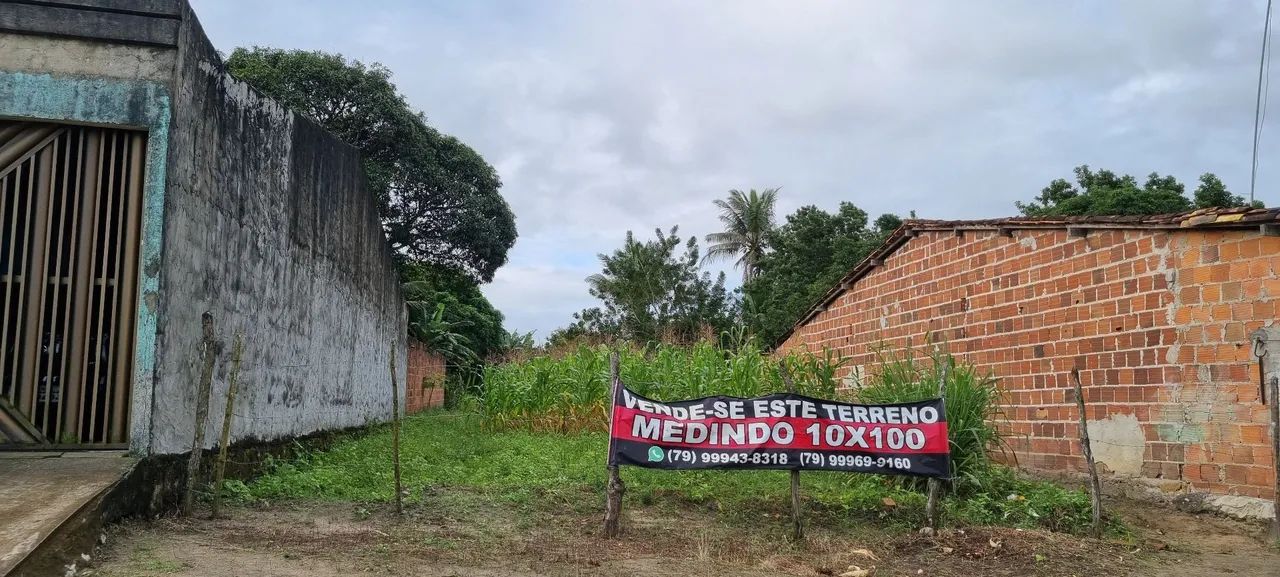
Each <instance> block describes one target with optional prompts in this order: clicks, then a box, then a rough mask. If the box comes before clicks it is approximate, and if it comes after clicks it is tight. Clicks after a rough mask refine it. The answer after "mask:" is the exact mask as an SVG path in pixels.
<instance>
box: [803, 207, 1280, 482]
mask: <svg viewBox="0 0 1280 577" xmlns="http://www.w3.org/2000/svg"><path fill="white" fill-rule="evenodd" d="M1005 232H1006V234H1001V232H1000V231H998V230H996V229H994V227H993V229H992V230H986V231H975V230H969V231H965V232H964V234H963V235H957V234H956V233H955V232H954V231H951V230H946V231H921V232H920V233H919V235H918V236H915V237H914V238H911V239H910V240H907V241H906V244H904V245H903V246H902V247H901V248H899V249H897V250H896V251H895V252H892V253H890V254H889V255H888V256H886V257H885V258H884V259H883V264H882V265H881V266H877V267H875V268H874V269H873V270H872V271H871V272H870V273H868V274H867V275H866V276H864V277H862V278H861V279H859V280H857V281H856V282H855V283H854V284H853V285H852V286H851V287H849V288H848V289H847V290H845V291H843V292H841V293H840V294H839V295H838V296H837V297H836V299H835V300H834V301H833V302H831V303H830V304H829V305H828V306H827V308H826V310H824V311H822V312H820V313H818V314H817V315H815V316H814V317H813V318H812V319H810V320H809V321H808V322H807V323H806V324H804V325H803V326H800V327H799V328H797V330H796V331H795V332H794V333H793V334H792V335H791V336H790V338H789V339H788V340H787V341H786V342H785V343H784V344H783V346H782V347H781V348H782V350H788V349H795V348H799V347H808V348H811V349H820V348H823V347H826V348H831V349H834V350H836V351H838V352H839V353H841V354H842V355H845V356H847V357H849V358H850V361H851V362H850V364H849V365H848V366H847V368H846V370H847V371H849V372H850V373H857V372H859V371H861V372H862V373H864V374H873V373H874V371H875V367H876V363H877V359H876V356H875V353H874V352H873V350H872V348H873V347H874V346H876V345H878V344H882V343H883V344H886V345H889V346H890V347H903V346H905V345H906V343H907V342H908V341H909V340H911V341H912V342H914V343H915V345H916V346H920V345H923V344H924V342H925V337H926V335H928V334H932V335H933V336H934V337H935V338H936V339H937V340H940V341H941V340H945V341H947V342H949V347H950V350H951V351H952V352H953V353H955V354H956V355H957V356H958V357H959V358H960V359H961V360H963V361H965V362H970V363H974V364H975V365H977V366H978V367H979V368H980V369H982V370H986V371H990V372H991V373H992V374H994V375H995V376H997V377H999V378H1000V379H1001V386H1002V388H1003V389H1004V391H1005V403H1006V406H1005V415H1004V418H1005V419H1006V420H1005V421H1004V422H1003V423H1002V426H1003V427H1004V430H1005V432H1006V434H1008V435H1009V437H1008V440H1009V442H1010V446H1011V448H1012V449H1013V450H1014V451H1015V453H1016V455H1017V461H1018V463H1019V464H1020V465H1022V466H1026V467H1031V468H1038V469H1048V470H1060V471H1061V470H1080V469H1081V467H1082V459H1081V457H1080V447H1079V443H1078V441H1077V438H1078V436H1077V435H1078V432H1077V428H1078V426H1077V422H1078V421H1077V419H1078V413H1077V411H1076V408H1075V399H1074V395H1073V392H1072V390H1071V388H1072V383H1071V380H1070V371H1071V369H1072V368H1073V367H1079V368H1080V370H1081V378H1082V381H1083V384H1084V390H1085V396H1086V400H1087V401H1088V403H1089V415H1088V419H1089V421H1090V432H1091V435H1092V436H1093V439H1094V444H1095V447H1096V449H1095V452H1096V454H1097V456H1098V460H1099V462H1100V463H1101V464H1102V465H1103V468H1104V469H1105V470H1108V471H1109V472H1110V473H1111V474H1112V475H1115V476H1119V477H1138V478H1146V479H1151V480H1153V481H1154V482H1155V483H1158V484H1160V485H1161V488H1162V489H1165V490H1168V491H1173V492H1181V491H1186V490H1191V489H1195V490H1210V491H1213V492H1216V493H1221V494H1231V495H1241V496H1247V497H1269V496H1270V495H1271V494H1272V491H1273V489H1272V487H1273V479H1274V475H1275V471H1274V467H1273V465H1272V463H1273V461H1272V454H1273V453H1272V450H1271V447H1270V443H1269V437H1268V424H1267V423H1268V416H1267V410H1268V407H1267V405H1264V404H1262V403H1260V402H1259V399H1258V373H1257V370H1258V366H1257V362H1256V360H1255V359H1254V358H1253V356H1252V346H1251V340H1250V338H1249V335H1250V333H1251V332H1252V331H1255V330H1257V329H1260V328H1262V327H1264V326H1271V325H1273V324H1275V323H1276V314H1277V303H1278V302H1280V237H1273V236H1261V235H1260V233H1259V232H1258V228H1257V227H1256V225H1255V226H1254V227H1253V228H1251V229H1244V230H1176V229H1175V230H1171V231H1170V230H1139V229H1135V230H1095V231H1091V232H1089V234H1088V236H1087V237H1084V238H1080V237H1075V236H1071V235H1070V234H1069V233H1068V231H1067V230H1066V229H1065V227H1064V228H1060V229H1041V230H1026V229H1024V230H1012V231H1005ZM1007 235H1011V236H1007Z"/></svg>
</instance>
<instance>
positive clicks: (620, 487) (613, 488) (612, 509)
mask: <svg viewBox="0 0 1280 577" xmlns="http://www.w3.org/2000/svg"><path fill="white" fill-rule="evenodd" d="M618 362H619V361H618V351H616V350H615V351H613V352H612V353H611V354H610V355H609V400H608V402H607V403H606V405H605V406H606V407H608V411H609V456H608V461H606V462H607V463H608V465H607V467H608V470H609V485H608V487H607V488H606V492H605V504H604V536H605V538H606V539H613V538H615V537H617V536H618V535H621V534H622V495H623V494H625V493H626V492H627V486H626V485H625V484H623V483H622V477H619V476H618V464H617V463H615V462H613V401H614V399H616V398H618V389H619V388H621V387H622V377H621V375H620V374H619V368H618Z"/></svg>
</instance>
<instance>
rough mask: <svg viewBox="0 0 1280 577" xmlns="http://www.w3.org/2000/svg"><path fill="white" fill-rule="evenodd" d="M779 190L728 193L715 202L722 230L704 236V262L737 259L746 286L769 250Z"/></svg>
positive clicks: (768, 189)
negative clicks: (705, 243)
mask: <svg viewBox="0 0 1280 577" xmlns="http://www.w3.org/2000/svg"><path fill="white" fill-rule="evenodd" d="M777 200H778V189H776V188H766V189H764V191H761V192H756V189H754V188H753V189H751V190H750V191H749V192H742V191H741V190H737V189H734V190H730V191H729V197H728V198H726V199H716V201H715V205H716V206H717V207H718V208H719V209H720V222H721V223H722V224H724V230H722V231H720V232H713V233H711V234H708V235H707V244H708V246H707V256H706V260H708V261H715V260H729V259H735V258H736V259H737V262H736V263H735V264H736V265H737V266H739V267H741V268H742V282H743V283H744V284H745V283H747V282H750V281H751V279H753V278H755V276H756V273H757V272H759V267H760V259H762V258H764V254H765V251H766V250H767V249H768V235H769V233H770V232H772V231H773V223H774V221H773V206H774V204H775V203H776V202H777Z"/></svg>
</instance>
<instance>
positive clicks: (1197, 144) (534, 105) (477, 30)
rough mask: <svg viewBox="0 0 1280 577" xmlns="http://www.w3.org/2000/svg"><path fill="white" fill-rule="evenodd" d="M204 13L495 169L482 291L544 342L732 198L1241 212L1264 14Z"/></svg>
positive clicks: (1077, 5)
mask: <svg viewBox="0 0 1280 577" xmlns="http://www.w3.org/2000/svg"><path fill="white" fill-rule="evenodd" d="M193 4H194V5H195V7H196V12H197V14H198V15H199V16H200V18H201V20H202V22H203V24H204V26H205V28H206V31H207V32H208V34H209V35H210V37H211V38H212V39H213V42H214V44H215V45H216V46H217V47H218V48H219V49H220V50H223V51H224V52H229V51H230V50H231V49H233V48H235V47H237V46H250V45H260V46H272V47H281V48H302V49H315V50H324V51H329V52H339V53H341V54H343V55H345V56H348V57H352V58H356V59H359V60H363V61H366V62H369V61H377V62H382V63H383V64H386V65H387V66H388V67H390V68H391V69H392V70H393V71H394V73H395V78H394V80H395V82H396V84H397V85H398V87H399V88H400V90H401V91H402V92H403V93H404V94H405V95H406V96H407V97H408V99H409V102H410V103H411V104H412V105H413V106H414V107H416V108H419V109H421V110H423V111H425V112H426V114H427V116H428V118H429V120H430V122H431V123H432V124H433V125H435V126H437V127H438V128H440V129H441V130H443V131H445V132H449V133H452V134H454V135H456V136H458V137H459V138H461V139H462V140H463V141H464V142H467V143H468V144H470V145H471V146H473V147H475V148H476V149H477V150H479V151H480V153H481V154H483V155H484V157H485V158H487V159H488V160H489V162H490V163H492V164H493V165H494V166H496V167H497V169H498V172H499V173H500V174H501V176H502V180H503V182H504V187H503V191H504V195H505V196H506V198H507V200H508V202H510V203H511V206H512V208H513V209H514V210H515V213H516V216H517V225H518V227H519V230H520V239H519V240H518V241H517V244H516V246H515V248H514V250H513V251H512V252H511V254H510V263H509V264H508V265H507V266H506V267H505V268H503V269H502V270H500V271H499V272H498V275H497V278H496V279H495V280H494V282H493V283H492V284H491V285H488V286H487V287H485V293H486V294H487V295H488V296H489V298H490V299H491V300H492V301H493V302H494V304H495V305H497V306H498V307H499V308H500V309H501V310H502V311H503V312H504V313H505V314H506V316H507V324H508V327H509V328H513V329H520V330H536V331H537V334H538V336H540V337H545V336H546V335H547V334H548V333H549V332H550V331H551V330H552V329H554V328H556V327H558V326H561V325H564V324H566V323H567V322H568V320H569V318H570V315H571V314H572V313H573V312H574V311H576V310H579V309H581V308H583V307H584V306H589V305H590V304H592V299H591V297H590V296H589V295H588V294H587V290H586V285H585V282H584V280H583V279H584V278H585V277H586V276H587V275H589V274H591V273H593V272H596V271H597V270H598V267H597V266H596V265H597V260H596V254H597V253H600V252H607V251H610V250H612V249H613V248H615V247H617V246H618V245H620V244H621V242H622V238H623V235H624V233H625V231H626V230H628V229H631V230H636V231H638V232H642V233H643V234H644V235H646V236H648V235H650V234H651V231H652V229H653V228H655V227H659V226H661V227H668V226H671V225H675V224H678V225H680V230H681V231H682V233H684V234H697V235H699V236H701V235H704V234H706V233H707V232H710V231H712V230H714V229H715V228H716V220H715V217H716V215H715V212H714V210H713V207H712V206H711V201H712V199H714V198H716V197H719V196H722V195H723V194H724V193H725V192H726V191H727V190H729V189H731V188H742V189H746V188H751V187H755V188H761V187H770V186H781V187H783V189H782V195H781V198H780V201H779V207H778V209H779V216H781V215H785V214H787V213H789V212H791V211H792V210H794V209H795V208H797V207H799V206H802V205H805V204H816V205H818V206H820V207H823V208H825V209H833V208H834V207H835V206H836V205H837V204H838V203H839V202H840V201H844V200H847V201H852V202H854V203H855V204H857V205H858V206H860V207H862V208H863V209H865V210H866V211H867V212H869V213H871V214H872V216H873V217H874V216H876V215H878V214H880V213H883V212H895V213H899V214H906V213H907V212H908V211H910V210H915V211H916V212H917V214H918V215H919V216H921V217H927V218H980V217H995V216H1007V215H1010V214H1012V213H1013V212H1014V207H1013V202H1014V201H1015V200H1019V199H1027V198H1030V197H1032V196H1034V195H1035V194H1037V193H1038V192H1039V190H1040V188H1041V187H1043V186H1044V185H1045V184H1046V183H1047V182H1048V181H1050V180H1052V179H1054V178H1058V177H1067V176H1070V173H1071V168H1072V167H1074V166H1076V165H1078V164H1084V163H1087V164H1090V165H1092V166H1094V167H1106V168H1111V169H1113V170H1117V171H1124V172H1130V173H1134V174H1139V175H1145V174H1146V173H1148V172H1151V171H1158V172H1160V173H1162V174H1164V173H1171V174H1174V175H1176V176H1177V177H1179V178H1180V179H1182V180H1183V181H1184V182H1194V181H1195V179H1196V178H1197V177H1198V175H1199V174H1200V173H1202V172H1206V171H1211V172H1215V173H1217V174H1218V175H1219V176H1221V177H1222V179H1223V180H1224V181H1225V182H1226V183H1227V185H1228V187H1230V188H1231V189H1232V190H1233V191H1234V192H1237V193H1243V194H1247V193H1248V187H1249V166H1250V160H1249V156H1250V150H1251V146H1252V126H1253V117H1254V98H1255V92H1254V91H1255V88H1256V82H1257V75H1258V51H1259V48H1260V42H1261V30H1262V18H1263V16H1262V14H1263V9H1264V2H1262V1H1261V0H1252V1H1247V2H1246V1H1232V2H1209V1H1194V2H1192V1H1170V0H1159V1H1149V2H1125V3H1116V2H1110V1H1098V2H1013V1H1009V2H1003V3H990V2H981V1H975V0H966V1H964V2H951V1H945V2H944V1H936V2H918V1H917V2H889V1H881V2H874V3H873V2H853V1H840V2H837V1H795V0H785V1H784V0H776V1H772V2H756V1H741V0H722V1H711V0H701V1H687V0H684V1H680V0H673V1H654V0H644V1H641V0H632V1H628V2H622V1H585V0H584V1H581V2H567V1H536V2H535V1H525V0H510V1H506V2H498V1H466V2H461V1H450V2H434V1H433V2H425V1H421V0H394V1H393V0H365V1H363V2H351V1H349V0H332V1H327V0H326V1H320V0H271V1H267V2H263V1H261V0H193ZM1277 92H1280V90H1278V91H1277ZM1271 101H1272V104H1273V105H1274V104H1277V103H1276V102H1275V101H1276V98H1272V99H1271ZM1273 116H1277V117H1280V107H1277V108H1276V109H1275V110H1274V115H1273ZM1266 130H1267V131H1268V132H1266V133H1264V138H1263V147H1262V151H1261V168H1260V174H1259V185H1258V190H1259V193H1258V196H1259V198H1261V199H1262V200H1264V201H1267V203H1268V205H1275V204H1278V203H1280V202H1277V201H1278V200H1280V199H1277V196H1280V194H1278V191H1277V186H1278V185H1280V164H1277V163H1276V162H1275V161H1276V160H1277V158H1278V156H1277V155H1278V154H1280V126H1277V125H1276V121H1275V120H1274V119H1273V120H1269V121H1268V122H1267V123H1266ZM1189 188H1190V187H1189ZM730 276H731V278H732V277H733V274H732V273H731V275H730Z"/></svg>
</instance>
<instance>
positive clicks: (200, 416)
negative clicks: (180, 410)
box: [181, 311, 217, 516]
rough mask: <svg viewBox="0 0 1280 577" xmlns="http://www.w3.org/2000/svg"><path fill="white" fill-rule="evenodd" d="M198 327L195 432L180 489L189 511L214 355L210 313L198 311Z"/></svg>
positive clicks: (185, 509)
mask: <svg viewBox="0 0 1280 577" xmlns="http://www.w3.org/2000/svg"><path fill="white" fill-rule="evenodd" d="M200 330H201V334H202V335H203V338H202V340H201V346H200V358H201V360H202V361H203V363H204V364H203V366H202V367H201V368H200V382H199V384H198V386H197V388H196V422H195V434H194V435H193V437H194V438H193V439H192V440H191V456H190V458H188V459H187V488H186V491H184V492H183V493H182V504H181V513H182V515H183V516H187V515H190V514H191V506H192V504H193V503H194V501H195V488H196V478H197V477H198V476H199V474H200V458H201V457H203V456H204V428H205V424H206V423H207V422H208V420H209V389H210V387H211V386H212V384H213V364H214V361H215V360H216V357H217V350H216V347H217V343H216V342H215V340H214V335H213V313H211V312H209V311H205V312H204V314H202V315H200Z"/></svg>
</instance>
